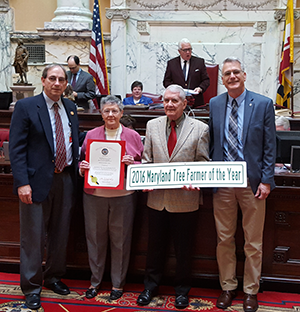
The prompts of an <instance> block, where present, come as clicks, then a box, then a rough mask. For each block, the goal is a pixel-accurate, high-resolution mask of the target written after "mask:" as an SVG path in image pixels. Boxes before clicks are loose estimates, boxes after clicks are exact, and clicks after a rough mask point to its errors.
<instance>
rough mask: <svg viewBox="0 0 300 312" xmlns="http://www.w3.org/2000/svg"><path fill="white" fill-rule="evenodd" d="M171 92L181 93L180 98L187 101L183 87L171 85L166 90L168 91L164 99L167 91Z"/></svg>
mask: <svg viewBox="0 0 300 312" xmlns="http://www.w3.org/2000/svg"><path fill="white" fill-rule="evenodd" d="M167 90H168V91H171V92H173V93H179V97H180V99H181V100H183V101H184V100H185V91H184V90H183V88H182V87H181V86H179V85H176V84H171V85H169V86H168V87H167V88H166V90H165V92H164V94H163V97H165V93H166V91H167Z"/></svg>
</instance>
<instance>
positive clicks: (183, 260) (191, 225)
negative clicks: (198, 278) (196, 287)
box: [144, 208, 198, 295]
mask: <svg viewBox="0 0 300 312" xmlns="http://www.w3.org/2000/svg"><path fill="white" fill-rule="evenodd" d="M148 212H149V238H148V252H147V264H146V272H145V279H144V284H145V289H150V290H154V289H156V288H157V287H158V286H159V284H160V281H161V278H162V275H163V269H164V262H165V256H166V254H165V253H166V250H167V249H168V248H167V246H168V238H169V237H170V236H171V237H172V238H173V240H174V249H175V256H176V272H175V280H174V286H175V292H176V295H187V294H188V292H189V290H190V288H191V256H192V247H193V238H194V234H195V227H196V222H197V217H198V211H193V212H184V213H171V212H168V211H167V210H165V209H164V210H163V211H158V210H154V209H151V208H148Z"/></svg>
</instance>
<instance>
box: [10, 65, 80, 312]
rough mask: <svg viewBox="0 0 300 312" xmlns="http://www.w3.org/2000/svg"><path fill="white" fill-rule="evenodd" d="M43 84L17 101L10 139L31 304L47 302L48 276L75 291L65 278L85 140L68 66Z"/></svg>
mask: <svg viewBox="0 0 300 312" xmlns="http://www.w3.org/2000/svg"><path fill="white" fill-rule="evenodd" d="M42 84H43V87H44V91H43V92H42V93H41V94H39V95H37V96H34V97H29V98H25V99H22V100H19V101H18V102H17V103H16V105H15V109H14V113H13V115H12V121H11V126H10V138H9V141H10V144H9V155H10V161H11V167H12V172H13V177H14V192H15V193H16V194H18V196H19V200H20V204H19V208H20V235H21V246H20V276H21V288H22V291H23V293H24V294H25V297H26V305H27V307H28V308H30V309H38V308H39V307H40V306H41V302H40V292H41V290H42V285H43V280H44V286H46V287H47V288H50V289H52V290H53V291H54V292H56V293H58V294H60V295H67V294H69V293H70V291H69V288H68V287H67V285H65V284H64V283H63V282H61V280H60V279H61V277H62V276H63V275H64V273H65V268H66V250H67V242H68V234H69V224H70V219H71V209H72V207H73V204H74V199H75V196H74V193H75V192H74V191H75V183H76V174H77V170H78V168H77V164H78V159H79V138H81V137H82V138H81V141H83V139H84V136H83V135H81V134H80V133H79V130H78V120H77V113H76V106H75V104H74V103H73V102H71V101H70V100H67V99H63V98H61V95H62V93H63V91H64V89H65V88H66V85H67V74H66V71H65V69H64V68H63V67H62V66H60V65H57V64H53V65H48V66H46V67H45V69H44V71H43V74H42ZM46 238H47V241H46V264H45V271H44V272H43V270H42V261H43V257H44V247H45V239H46Z"/></svg>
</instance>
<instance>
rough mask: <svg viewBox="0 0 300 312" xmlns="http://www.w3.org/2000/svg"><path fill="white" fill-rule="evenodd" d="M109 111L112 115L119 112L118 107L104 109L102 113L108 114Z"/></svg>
mask: <svg viewBox="0 0 300 312" xmlns="http://www.w3.org/2000/svg"><path fill="white" fill-rule="evenodd" d="M110 113H112V115H117V114H118V113H120V110H118V109H104V110H103V111H102V114H104V115H109V114H110Z"/></svg>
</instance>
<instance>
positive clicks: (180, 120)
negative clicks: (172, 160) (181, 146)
mask: <svg viewBox="0 0 300 312" xmlns="http://www.w3.org/2000/svg"><path fill="white" fill-rule="evenodd" d="M184 118H185V113H183V114H182V115H181V116H180V117H179V118H178V119H177V120H175V122H176V127H175V131H176V136H177V140H178V138H179V135H180V132H181V129H182V125H183V120H184ZM167 120H168V121H167V129H166V136H167V142H168V139H169V136H170V133H171V121H172V120H170V119H169V118H168V119H167Z"/></svg>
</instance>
